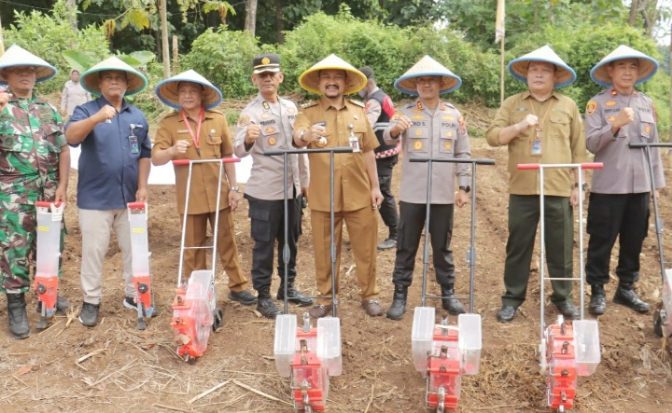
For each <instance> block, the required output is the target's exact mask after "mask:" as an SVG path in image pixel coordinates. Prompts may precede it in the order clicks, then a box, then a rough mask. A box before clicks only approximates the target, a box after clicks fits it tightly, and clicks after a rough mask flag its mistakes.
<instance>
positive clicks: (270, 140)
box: [268, 136, 277, 146]
mask: <svg viewBox="0 0 672 413" xmlns="http://www.w3.org/2000/svg"><path fill="white" fill-rule="evenodd" d="M276 142H277V139H275V136H271V137H269V138H268V144H269V145H271V146H274V145H275V143H276Z"/></svg>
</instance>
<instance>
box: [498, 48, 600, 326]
mask: <svg viewBox="0 0 672 413" xmlns="http://www.w3.org/2000/svg"><path fill="white" fill-rule="evenodd" d="M509 71H510V72H511V74H512V75H513V76H514V77H515V78H516V79H518V80H521V81H523V82H526V83H527V86H528V90H527V91H525V92H523V93H519V94H517V95H514V96H511V97H509V98H508V99H506V100H505V101H504V103H503V104H502V106H501V107H500V108H499V110H498V111H497V114H496V115H495V120H494V122H493V124H492V125H491V126H490V128H489V129H488V131H487V133H486V139H487V141H488V143H489V144H490V145H491V146H502V145H508V149H509V174H510V178H509V194H510V195H509V240H508V242H507V243H506V263H505V266H504V285H505V287H506V292H505V293H504V295H503V296H502V304H503V306H502V308H501V309H500V310H499V312H498V313H497V320H499V321H500V322H510V321H511V320H513V318H514V317H515V315H516V311H517V310H518V307H519V306H520V305H521V304H522V303H523V301H525V293H526V291H527V280H528V278H529V276H530V263H531V260H532V252H533V250H534V239H535V236H536V231H537V224H538V222H539V214H540V212H539V188H540V186H539V184H540V182H539V173H538V172H530V171H519V170H518V169H517V166H518V164H521V163H542V164H567V163H581V162H586V155H587V154H586V139H585V135H584V130H583V124H582V123H581V114H580V113H579V110H578V108H577V107H576V103H574V101H573V100H571V99H570V98H568V97H566V96H564V95H561V94H560V93H558V92H556V91H555V90H554V87H563V86H567V85H569V84H571V83H572V82H574V80H576V74H575V73H574V70H573V69H572V68H571V67H569V66H568V65H567V64H566V63H565V62H564V61H562V59H560V57H559V56H558V55H557V54H555V52H553V50H552V49H551V48H550V47H548V46H544V47H542V48H540V49H537V50H535V51H533V52H531V53H528V54H527V55H525V56H523V57H520V58H518V59H515V60H512V61H511V62H510V63H509ZM544 175H545V176H544V178H545V179H544V215H545V217H544V218H545V219H544V221H545V226H546V239H545V240H544V242H545V245H546V263H547V264H548V272H549V274H550V277H551V278H572V270H573V269H572V248H573V242H574V220H573V218H572V217H573V211H572V206H574V205H577V203H578V195H579V193H578V191H579V190H581V189H583V190H585V187H583V184H581V183H579V182H577V178H576V176H574V179H572V176H571V174H570V172H569V169H567V168H562V169H550V170H547V171H545V172H544ZM541 265H544V263H541ZM551 283H552V285H553V294H552V295H551V302H553V304H555V306H556V307H557V308H558V310H559V311H560V312H561V313H562V314H563V315H564V316H565V318H568V319H573V318H577V317H578V316H579V312H578V310H577V308H576V307H575V306H574V304H573V303H572V296H571V291H572V284H571V282H569V281H552V282H551ZM541 299H542V300H545V299H546V297H541Z"/></svg>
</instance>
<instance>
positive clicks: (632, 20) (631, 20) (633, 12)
mask: <svg viewBox="0 0 672 413" xmlns="http://www.w3.org/2000/svg"><path fill="white" fill-rule="evenodd" d="M638 5H639V0H632V4H630V17H628V26H630V27H635V24H637V6H638Z"/></svg>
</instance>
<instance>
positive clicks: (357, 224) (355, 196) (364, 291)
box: [294, 97, 379, 305]
mask: <svg viewBox="0 0 672 413" xmlns="http://www.w3.org/2000/svg"><path fill="white" fill-rule="evenodd" d="M313 124H322V125H324V127H325V128H326V130H327V132H326V134H327V136H326V137H327V145H326V147H339V146H349V145H350V143H349V137H350V135H351V133H352V134H354V135H355V136H356V137H357V138H358V141H359V146H360V148H361V151H360V152H355V153H346V154H335V155H334V218H335V221H334V240H335V243H336V288H337V289H338V285H339V272H340V271H339V270H340V257H341V237H342V225H343V221H345V224H346V226H347V228H348V234H349V235H350V242H351V244H352V253H353V255H354V257H355V264H356V267H357V271H356V272H357V283H358V284H359V287H360V288H361V295H362V300H363V301H366V300H372V299H375V298H376V297H378V294H379V290H378V285H377V283H376V242H377V238H378V219H377V217H376V214H377V213H376V210H375V209H373V208H372V207H371V183H370V181H369V177H368V174H367V169H366V164H365V160H364V155H363V154H364V152H368V151H372V150H374V149H375V148H376V147H377V146H378V141H377V139H376V136H375V134H374V133H373V130H372V129H371V125H370V124H369V121H368V119H367V118H366V111H365V110H364V105H363V104H362V103H359V102H354V101H351V100H348V99H345V101H344V106H343V107H342V108H340V109H336V108H335V107H333V106H331V105H330V104H329V102H328V100H327V99H326V98H325V97H322V98H320V99H318V100H316V101H314V102H312V103H309V104H307V105H304V106H303V107H302V108H301V109H299V114H298V116H297V118H296V121H295V123H294V128H295V129H296V130H305V129H309V128H310V127H311V126H312V125H313ZM349 125H352V126H353V128H352V129H350V128H349V127H348V126H349ZM317 147H318V146H317V144H316V142H312V143H311V144H310V145H309V148H311V149H312V148H317ZM309 159H310V194H311V196H310V209H311V223H312V230H313V245H314V254H315V272H316V277H317V290H318V292H319V295H320V296H329V295H332V293H334V294H336V293H337V292H338V291H334V292H332V291H331V275H332V274H331V259H330V252H329V249H330V247H329V246H330V202H329V159H330V155H329V154H328V153H312V154H309ZM318 301H319V302H320V303H321V304H323V305H328V304H330V303H331V299H326V298H325V299H319V300H318Z"/></svg>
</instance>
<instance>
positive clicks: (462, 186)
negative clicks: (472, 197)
mask: <svg viewBox="0 0 672 413" xmlns="http://www.w3.org/2000/svg"><path fill="white" fill-rule="evenodd" d="M459 189H461V190H463V191H464V192H466V193H469V192H471V187H470V186H469V185H467V186H464V185H460V188H459Z"/></svg>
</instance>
